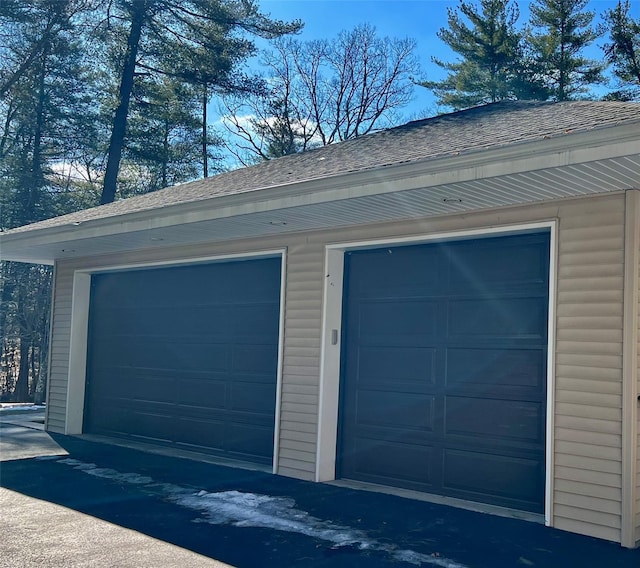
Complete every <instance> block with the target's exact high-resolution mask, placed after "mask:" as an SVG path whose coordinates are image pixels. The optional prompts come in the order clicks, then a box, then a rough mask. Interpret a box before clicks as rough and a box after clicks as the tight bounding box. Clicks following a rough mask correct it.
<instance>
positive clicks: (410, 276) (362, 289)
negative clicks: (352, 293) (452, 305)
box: [351, 246, 440, 298]
mask: <svg viewBox="0 0 640 568" xmlns="http://www.w3.org/2000/svg"><path fill="white" fill-rule="evenodd" d="M416 259H418V260H416ZM353 267H354V270H353V274H352V281H351V286H352V287H353V288H354V289H355V290H357V291H358V295H359V296H360V297H363V298H366V297H369V296H375V297H378V298H380V297H385V296H389V297H397V296H399V295H402V296H411V295H412V293H413V292H415V293H417V294H419V295H424V294H425V291H435V290H436V289H437V287H438V281H439V279H440V270H439V257H438V254H437V252H436V251H435V250H427V249H421V248H420V247H412V246H408V247H402V248H398V247H396V248H389V249H376V250H371V251H363V252H362V253H361V255H360V256H359V257H354V259H353ZM381 274H383V275H384V277H381Z"/></svg>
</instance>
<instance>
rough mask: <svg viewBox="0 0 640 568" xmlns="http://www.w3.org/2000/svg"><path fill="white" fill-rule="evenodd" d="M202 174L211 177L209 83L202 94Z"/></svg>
mask: <svg viewBox="0 0 640 568" xmlns="http://www.w3.org/2000/svg"><path fill="white" fill-rule="evenodd" d="M202 175H203V177H209V156H208V153H207V85H204V88H203V94H202Z"/></svg>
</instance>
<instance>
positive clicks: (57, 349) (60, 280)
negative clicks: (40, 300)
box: [46, 265, 73, 434]
mask: <svg viewBox="0 0 640 568" xmlns="http://www.w3.org/2000/svg"><path fill="white" fill-rule="evenodd" d="M72 292H73V271H72V270H71V269H70V267H67V268H66V269H65V268H62V267H60V265H58V266H56V270H55V282H54V294H55V301H54V304H53V310H52V323H51V349H50V358H51V360H50V361H49V386H48V394H47V416H46V425H47V426H46V427H47V430H49V431H51V432H57V433H61V434H64V432H65V418H66V407H67V381H68V376H69V346H70V339H69V338H70V330H71V301H72V297H71V296H72Z"/></svg>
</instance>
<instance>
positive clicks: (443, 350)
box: [338, 233, 549, 512]
mask: <svg viewBox="0 0 640 568" xmlns="http://www.w3.org/2000/svg"><path fill="white" fill-rule="evenodd" d="M345 262H346V265H345V275H346V280H345V297H344V317H345V322H344V336H343V345H344V346H345V347H344V349H343V359H342V385H341V409H340V445H339V455H338V473H339V475H340V476H341V477H343V478H349V479H356V480H361V481H367V482H372V483H378V484H384V485H392V486H397V487H404V488H409V489H416V490H420V491H425V492H429V493H437V494H441V495H447V496H451V497H457V498H462V499H467V500H472V501H480V502H485V503H491V504H496V505H501V506H506V507H511V508H516V509H520V510H528V511H536V512H542V511H543V508H544V504H543V503H544V486H545V458H544V456H545V406H546V405H545V400H546V392H545V384H546V358H547V319H548V315H547V313H548V280H549V235H548V234H547V233H543V234H522V235H511V236H503V237H492V238H483V239H474V240H463V241H462V240H461V241H455V242H448V243H435V244H427V245H420V246H404V247H394V248H384V249H376V250H366V251H354V252H351V253H349V254H347V255H346V260H345Z"/></svg>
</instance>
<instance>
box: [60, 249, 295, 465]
mask: <svg viewBox="0 0 640 568" xmlns="http://www.w3.org/2000/svg"><path fill="white" fill-rule="evenodd" d="M261 258H280V261H281V274H280V314H279V322H278V326H279V329H278V362H277V381H276V408H275V424H274V440H273V464H272V471H273V473H277V464H278V456H279V440H280V413H281V397H282V369H283V345H284V310H285V284H286V266H287V262H286V258H287V250H286V249H285V248H281V249H273V250H263V251H254V252H247V253H236V254H224V255H211V256H200V257H194V258H190V259H187V260H185V259H179V260H174V259H168V260H160V261H152V262H140V263H128V264H117V265H115V264H114V265H111V266H101V267H100V268H96V269H92V268H86V269H77V270H75V271H74V273H73V292H72V301H71V337H70V344H69V374H68V383H67V405H66V409H67V416H66V421H65V434H69V435H78V434H82V433H83V420H84V405H85V386H86V374H87V347H88V329H89V303H90V292H91V276H92V275H93V274H102V273H105V272H109V273H111V272H123V271H127V270H140V269H146V268H150V269H151V268H167V267H178V266H192V265H198V264H208V263H215V262H230V261H237V260H259V259H261Z"/></svg>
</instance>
